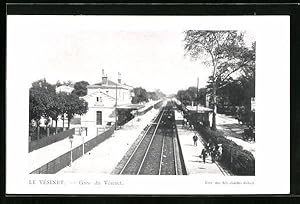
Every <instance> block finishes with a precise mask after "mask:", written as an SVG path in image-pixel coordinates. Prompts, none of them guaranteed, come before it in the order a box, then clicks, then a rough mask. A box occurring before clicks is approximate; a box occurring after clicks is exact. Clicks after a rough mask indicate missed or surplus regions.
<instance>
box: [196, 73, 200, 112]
mask: <svg viewBox="0 0 300 204" xmlns="http://www.w3.org/2000/svg"><path fill="white" fill-rule="evenodd" d="M198 86H199V77H197V97H196V112H197V113H198Z"/></svg>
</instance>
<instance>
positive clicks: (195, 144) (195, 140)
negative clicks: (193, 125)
mask: <svg viewBox="0 0 300 204" xmlns="http://www.w3.org/2000/svg"><path fill="white" fill-rule="evenodd" d="M193 140H194V146H197V141H198V137H197V135H196V133H195V135H194V136H193Z"/></svg>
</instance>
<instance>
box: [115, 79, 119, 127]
mask: <svg viewBox="0 0 300 204" xmlns="http://www.w3.org/2000/svg"><path fill="white" fill-rule="evenodd" d="M117 105H118V83H116V108H115V130H116V129H117V122H118V114H117Z"/></svg>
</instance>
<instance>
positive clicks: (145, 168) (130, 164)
mask: <svg viewBox="0 0 300 204" xmlns="http://www.w3.org/2000/svg"><path fill="white" fill-rule="evenodd" d="M176 134H177V132H176V125H175V118H174V111H173V109H172V106H171V105H170V104H167V106H165V107H163V108H162V110H161V111H160V113H159V114H158V115H157V117H156V118H155V119H154V121H153V122H152V123H151V124H150V125H149V127H148V129H147V130H146V131H145V134H144V135H143V137H142V139H141V140H140V142H139V143H138V144H137V146H136V147H135V149H134V151H133V153H132V154H131V155H130V157H129V158H128V160H127V161H126V163H125V165H124V167H123V168H122V169H121V171H120V172H119V174H125V175H128V174H129V175H177V174H178V162H177V161H178V159H177V158H179V156H178V151H176V150H177V149H176V145H178V144H176V136H177V135H176Z"/></svg>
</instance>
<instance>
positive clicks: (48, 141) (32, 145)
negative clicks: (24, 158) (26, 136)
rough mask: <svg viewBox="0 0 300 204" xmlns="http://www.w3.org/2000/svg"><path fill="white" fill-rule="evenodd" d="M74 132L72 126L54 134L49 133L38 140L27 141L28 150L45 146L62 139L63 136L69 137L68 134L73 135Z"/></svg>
mask: <svg viewBox="0 0 300 204" xmlns="http://www.w3.org/2000/svg"><path fill="white" fill-rule="evenodd" d="M74 132H75V130H74V128H72V129H70V130H66V131H63V132H60V133H58V134H56V135H50V136H49V137H43V138H41V139H39V140H34V141H31V142H29V152H32V151H33V150H36V149H39V148H42V147H45V146H47V145H50V144H52V143H54V142H57V141H60V140H63V139H65V138H67V137H69V136H70V135H73V134H74Z"/></svg>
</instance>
